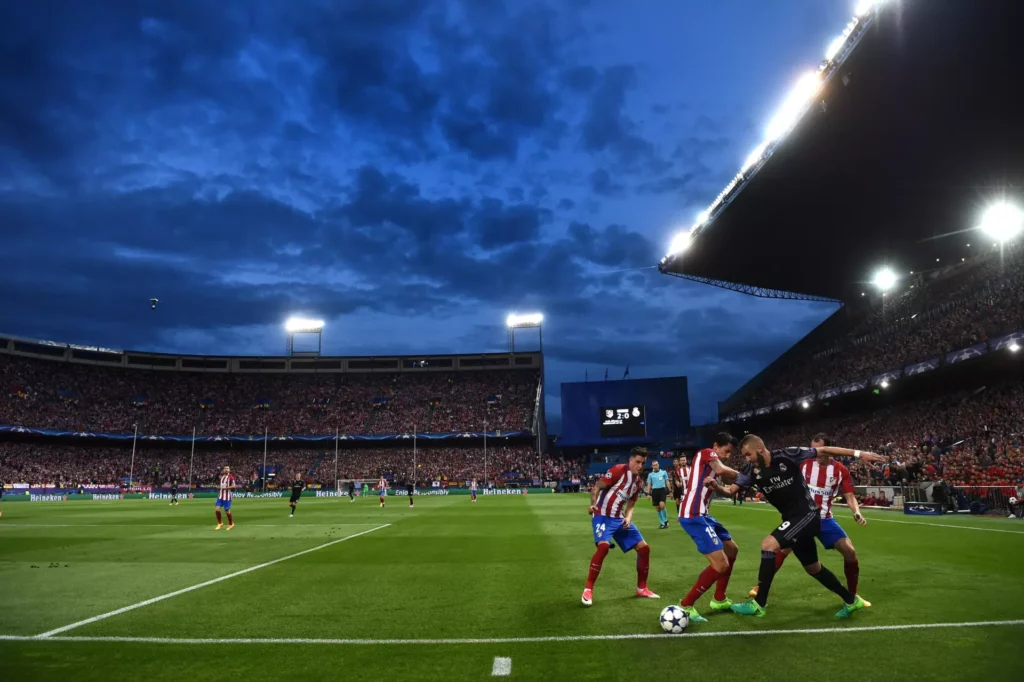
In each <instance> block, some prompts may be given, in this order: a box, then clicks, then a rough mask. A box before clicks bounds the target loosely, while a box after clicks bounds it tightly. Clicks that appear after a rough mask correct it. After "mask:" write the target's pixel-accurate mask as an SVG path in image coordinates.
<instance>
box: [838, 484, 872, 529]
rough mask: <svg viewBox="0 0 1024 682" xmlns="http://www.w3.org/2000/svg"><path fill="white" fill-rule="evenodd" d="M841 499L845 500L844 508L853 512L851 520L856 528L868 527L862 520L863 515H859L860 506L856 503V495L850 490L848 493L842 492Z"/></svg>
mask: <svg viewBox="0 0 1024 682" xmlns="http://www.w3.org/2000/svg"><path fill="white" fill-rule="evenodd" d="M843 497H844V498H846V506H847V507H849V508H850V511H852V512H853V520H854V521H856V522H857V525H858V526H866V525H868V520H867V519H865V518H864V515H863V514H861V513H860V504H858V503H857V495H856V493H854V492H853V491H852V490H850V491H849V492H845V491H844V492H843Z"/></svg>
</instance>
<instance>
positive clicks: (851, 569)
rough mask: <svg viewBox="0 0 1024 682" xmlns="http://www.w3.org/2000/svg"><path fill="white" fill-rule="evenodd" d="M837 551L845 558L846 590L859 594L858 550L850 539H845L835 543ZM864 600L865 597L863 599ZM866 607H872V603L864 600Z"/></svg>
mask: <svg viewBox="0 0 1024 682" xmlns="http://www.w3.org/2000/svg"><path fill="white" fill-rule="evenodd" d="M835 550H836V551H837V552H839V553H840V554H841V555H842V556H843V572H844V573H845V574H846V589H848V590H849V591H850V592H851V593H852V594H857V587H858V585H859V583H860V560H859V559H858V557H857V550H856V548H854V546H853V543H852V542H850V538H848V537H845V538H843V539H841V540H838V541H837V542H836V543H835ZM862 599H863V597H862ZM864 605H865V606H871V602H869V601H867V600H866V599H865V600H864Z"/></svg>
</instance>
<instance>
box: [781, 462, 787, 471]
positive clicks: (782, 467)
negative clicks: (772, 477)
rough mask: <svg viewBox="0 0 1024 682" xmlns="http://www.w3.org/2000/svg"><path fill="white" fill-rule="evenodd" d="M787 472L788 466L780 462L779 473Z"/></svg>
mask: <svg viewBox="0 0 1024 682" xmlns="http://www.w3.org/2000/svg"><path fill="white" fill-rule="evenodd" d="M785 470H786V465H785V464H783V463H782V462H779V471H785Z"/></svg>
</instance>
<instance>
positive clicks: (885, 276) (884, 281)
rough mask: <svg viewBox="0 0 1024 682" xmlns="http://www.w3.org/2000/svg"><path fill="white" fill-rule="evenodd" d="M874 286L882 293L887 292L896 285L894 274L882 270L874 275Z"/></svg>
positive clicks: (888, 270) (885, 269)
mask: <svg viewBox="0 0 1024 682" xmlns="http://www.w3.org/2000/svg"><path fill="white" fill-rule="evenodd" d="M874 284H875V286H876V287H878V288H879V289H881V290H882V291H889V289H892V288H893V287H894V286H895V285H896V273H895V272H893V271H892V270H890V269H889V268H882V269H881V270H879V271H878V272H877V273H875V279H874Z"/></svg>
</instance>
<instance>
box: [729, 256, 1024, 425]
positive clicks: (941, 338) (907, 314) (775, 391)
mask: <svg viewBox="0 0 1024 682" xmlns="http://www.w3.org/2000/svg"><path fill="white" fill-rule="evenodd" d="M933 274H934V273H933ZM879 300H880V304H879V306H878V307H877V308H876V309H868V308H864V309H862V310H861V311H860V312H859V313H854V312H850V313H849V315H850V319H849V320H848V321H847V322H846V323H845V324H844V325H842V326H841V331H837V332H836V334H837V336H838V338H837V336H832V338H831V339H830V340H829V341H827V342H823V343H822V344H819V345H818V346H817V347H816V348H814V349H812V350H810V351H809V352H808V353H807V354H806V355H802V356H800V357H794V358H792V359H791V360H790V361H788V363H787V365H786V366H785V367H783V368H780V369H779V370H777V371H773V372H772V375H771V376H766V377H765V379H766V381H767V383H766V385H765V386H764V387H763V388H761V389H760V390H757V391H755V392H753V393H752V394H751V395H750V396H749V397H748V398H747V399H746V400H745V401H744V403H743V407H742V408H739V409H737V411H738V412H739V411H743V410H749V409H755V408H759V407H765V406H769V405H773V404H776V403H778V402H781V401H785V400H793V399H796V398H799V397H801V396H804V395H809V394H814V393H817V392H819V391H821V390H824V389H826V388H832V387H837V386H841V385H843V384H844V383H848V382H851V381H858V380H863V379H869V378H871V377H872V376H875V375H878V374H881V373H883V372H888V371H892V370H897V371H898V370H902V369H903V368H904V367H906V366H908V365H912V364H914V363H917V362H923V361H926V360H931V359H933V358H937V357H941V356H944V355H945V354H947V353H951V352H953V351H956V350H960V349H963V348H967V347H970V346H972V345H975V344H978V343H982V342H984V341H987V340H989V339H992V338H996V337H998V336H1001V335H1004V334H1008V333H1010V332H1014V331H1017V330H1020V329H1024V248H1011V247H1007V251H1006V252H1005V253H1000V252H998V251H996V252H993V253H986V254H985V255H982V256H979V257H977V258H974V259H972V260H970V261H968V262H966V263H964V264H962V265H958V266H956V267H954V268H951V269H950V270H949V271H946V272H943V273H941V276H934V277H933V276H932V275H929V276H922V275H918V276H916V278H915V279H914V281H913V283H908V284H906V288H905V289H903V290H902V291H900V292H897V293H894V294H893V295H891V296H885V297H882V298H881V299H879Z"/></svg>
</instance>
